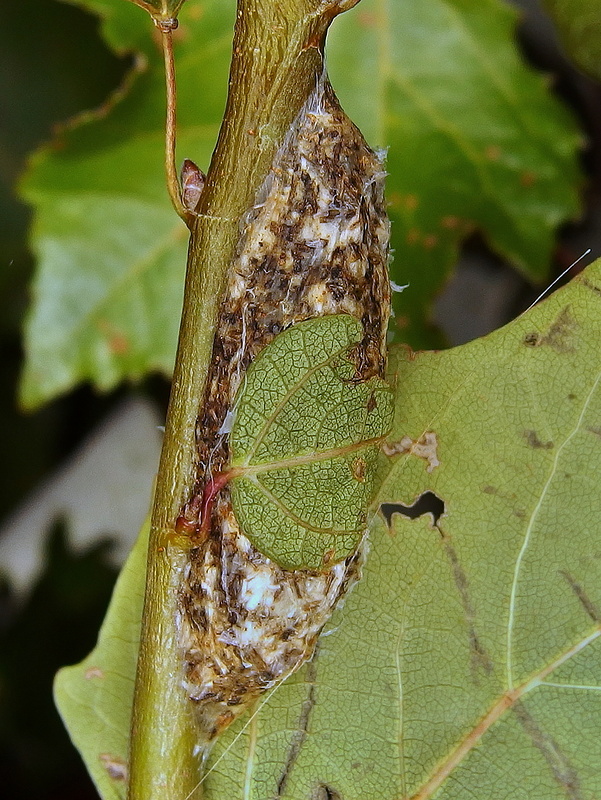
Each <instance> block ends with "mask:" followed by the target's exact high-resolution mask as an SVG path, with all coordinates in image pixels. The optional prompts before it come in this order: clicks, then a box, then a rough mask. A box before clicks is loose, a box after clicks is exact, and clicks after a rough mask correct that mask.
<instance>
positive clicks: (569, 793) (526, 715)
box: [512, 701, 584, 800]
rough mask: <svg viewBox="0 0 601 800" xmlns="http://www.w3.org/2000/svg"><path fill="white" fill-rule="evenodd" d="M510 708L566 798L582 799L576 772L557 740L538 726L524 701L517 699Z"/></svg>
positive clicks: (569, 799)
mask: <svg viewBox="0 0 601 800" xmlns="http://www.w3.org/2000/svg"><path fill="white" fill-rule="evenodd" d="M512 710H513V713H514V714H515V716H516V717H517V719H518V721H519V723H520V725H521V726H522V728H523V729H524V731H525V732H526V733H527V734H528V736H529V737H530V739H531V740H532V744H533V745H534V746H535V747H536V748H537V750H538V751H539V752H540V753H541V754H542V756H543V758H544V759H545V761H546V762H547V766H548V768H549V770H550V771H551V774H552V775H553V778H554V779H555V780H556V781H557V783H558V784H559V785H560V786H561V788H562V789H563V791H564V793H565V796H566V798H568V800H584V795H583V794H582V791H581V788H580V780H579V777H578V773H577V772H576V769H575V767H574V765H573V764H572V763H571V761H570V759H569V758H568V756H567V755H566V754H565V753H564V752H563V751H562V749H561V747H560V746H559V744H558V742H556V741H555V739H553V737H552V736H550V735H549V734H548V733H546V732H545V731H544V730H543V729H542V728H541V727H540V726H539V724H538V722H537V721H536V720H535V719H534V717H533V716H532V714H531V713H530V711H529V710H528V709H527V708H526V706H525V705H524V703H522V702H521V701H518V702H517V703H516V704H515V705H514V706H513V709H512Z"/></svg>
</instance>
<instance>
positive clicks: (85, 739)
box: [54, 520, 150, 800]
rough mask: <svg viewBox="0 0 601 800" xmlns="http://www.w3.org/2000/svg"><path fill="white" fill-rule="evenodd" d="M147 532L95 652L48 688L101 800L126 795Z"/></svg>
mask: <svg viewBox="0 0 601 800" xmlns="http://www.w3.org/2000/svg"><path fill="white" fill-rule="evenodd" d="M149 530H150V525H149V521H148V520H147V521H146V523H145V524H144V526H143V528H142V530H141V532H140V535H139V537H138V540H137V542H136V545H135V547H134V549H133V550H132V552H131V554H130V556H129V558H128V559H127V562H126V564H125V566H124V567H123V570H122V571H121V574H120V575H119V578H118V580H117V583H116V585H115V590H114V593H113V599H112V600H111V605H110V608H109V610H108V613H107V616H106V618H105V620H104V623H103V625H102V628H101V629H100V634H99V636H98V643H97V645H96V647H95V648H94V650H93V651H92V652H91V653H90V655H89V656H88V657H87V658H86V659H84V661H82V662H81V663H80V664H76V665H75V666H73V667H65V668H64V669H62V670H61V671H60V672H59V673H58V675H57V676H56V680H55V682H54V699H55V702H56V704H57V706H58V709H59V711H60V713H61V716H62V717H63V719H64V721H65V724H66V725H67V727H68V729H69V733H70V734H71V738H72V740H73V743H74V744H75V746H76V747H77V748H78V749H79V750H80V752H81V754H82V755H83V757H84V760H85V762H86V766H87V768H88V771H89V773H90V775H91V776H92V778H93V780H94V783H95V784H96V788H97V789H98V792H99V793H100V796H101V797H103V798H104V800H124V799H125V796H126V792H127V777H128V773H127V759H128V753H129V726H130V721H131V709H132V701H133V692H134V680H135V675H136V663H137V659H138V642H139V640H140V621H141V617H142V604H143V601H144V586H145V580H146V554H147V550H148V533H149Z"/></svg>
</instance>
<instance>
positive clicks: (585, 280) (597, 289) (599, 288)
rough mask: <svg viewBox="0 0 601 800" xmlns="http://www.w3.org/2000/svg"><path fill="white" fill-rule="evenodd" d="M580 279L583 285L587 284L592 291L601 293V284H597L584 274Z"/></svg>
mask: <svg viewBox="0 0 601 800" xmlns="http://www.w3.org/2000/svg"><path fill="white" fill-rule="evenodd" d="M578 280H579V281H580V283H582V285H583V286H586V288H587V289H590V290H591V292H594V293H595V294H599V295H601V286H597V285H596V284H594V283H593V282H592V281H590V280H589V279H588V278H586V277H584V276H582V277H581V278H579V279H578Z"/></svg>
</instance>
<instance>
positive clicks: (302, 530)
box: [230, 314, 393, 569]
mask: <svg viewBox="0 0 601 800" xmlns="http://www.w3.org/2000/svg"><path fill="white" fill-rule="evenodd" d="M362 334H363V327H362V325H361V323H360V322H359V320H357V319H354V318H353V317H349V316H346V315H343V314H339V315H335V316H327V317H318V318H316V319H312V320H307V321H305V322H301V323H299V324H298V325H293V326H292V327H291V328H289V329H288V330H287V331H284V332H283V333H281V334H280V335H279V336H277V337H276V338H275V340H274V341H273V343H272V344H270V345H269V346H268V347H266V348H265V349H264V350H262V351H261V353H260V354H259V355H258V356H257V358H256V359H255V360H254V361H253V363H252V364H251V366H250V367H249V369H248V372H247V374H246V377H245V380H244V383H243V385H242V386H241V389H240V391H239V393H238V396H237V398H236V409H237V411H236V418H235V422H234V425H233V428H232V433H231V439H230V447H231V451H232V461H231V464H232V467H233V469H234V472H236V473H238V474H239V473H242V474H241V475H239V477H236V478H234V479H233V480H232V503H233V508H234V512H235V514H236V517H237V519H238V521H239V522H240V525H241V526H242V529H243V531H244V533H245V534H246V535H247V536H248V537H249V539H250V540H251V541H252V542H253V544H254V545H255V547H257V549H258V550H259V551H260V552H262V553H264V554H265V555H267V556H269V557H270V558H272V559H273V560H274V561H276V563H278V564H279V565H280V566H282V567H284V568H286V569H320V568H321V567H323V565H324V563H325V562H328V563H334V562H336V561H340V560H342V559H343V558H346V557H347V556H348V555H350V554H351V553H353V552H354V551H355V550H356V549H357V546H358V545H359V542H360V540H361V537H362V536H363V533H364V531H365V529H366V527H367V509H368V507H369V505H370V504H371V501H372V500H373V497H374V494H375V492H376V490H377V484H376V480H377V468H378V454H379V450H380V444H381V442H382V440H383V438H384V437H385V436H386V434H387V433H388V431H389V430H390V425H391V422H392V412H393V396H392V391H391V389H390V387H389V386H388V385H387V384H386V383H385V382H384V381H383V380H381V379H380V378H375V377H374V378H371V379H370V380H368V381H365V382H362V383H355V382H354V381H353V377H354V374H355V370H356V366H355V363H354V359H353V345H355V344H356V343H357V342H358V341H359V340H360V339H361V337H362ZM333 487H335V489H334V491H333Z"/></svg>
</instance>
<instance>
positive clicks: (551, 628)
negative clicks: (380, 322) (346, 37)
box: [204, 262, 601, 800]
mask: <svg viewBox="0 0 601 800" xmlns="http://www.w3.org/2000/svg"><path fill="white" fill-rule="evenodd" d="M600 318H601V262H597V263H596V264H595V265H594V266H593V267H591V268H589V269H588V270H587V271H586V272H584V273H583V274H582V275H581V276H580V277H579V278H578V279H576V280H575V281H573V282H572V283H571V284H570V285H569V286H568V287H567V288H565V289H563V290H561V291H559V292H558V293H557V294H555V295H554V296H553V297H552V298H551V299H549V300H547V301H546V302H544V303H541V304H540V305H539V306H538V307H536V308H535V309H534V310H533V311H531V312H529V313H528V314H527V315H524V316H522V317H521V318H519V319H518V320H516V321H515V322H513V323H512V324H511V325H508V326H507V327H506V328H503V329H501V330H499V331H497V332H495V333H494V334H492V335H490V336H488V337H486V338H484V339H481V340H477V341H474V342H472V343H470V344H468V345H465V346H463V347H458V348H456V349H454V350H449V351H446V352H442V353H421V354H417V355H412V354H408V353H407V352H406V351H404V350H402V349H395V350H394V352H393V357H392V360H391V373H392V375H393V376H394V377H395V379H396V381H397V385H398V399H397V412H396V418H395V424H394V429H393V432H392V434H391V435H390V437H389V444H390V449H389V452H390V451H391V450H394V449H395V448H394V447H393V445H394V444H396V443H398V446H397V448H396V449H397V450H399V451H403V450H404V451H406V452H403V453H400V454H399V455H396V456H393V457H392V459H391V470H390V473H389V475H388V478H387V480H386V481H385V483H384V485H383V487H382V490H381V492H380V495H379V503H380V504H381V506H380V507H381V512H382V513H381V514H380V515H379V522H378V524H377V525H375V526H374V528H373V531H372V535H371V549H370V553H369V556H368V559H367V564H366V566H365V568H364V576H363V579H362V580H361V581H360V582H359V584H358V585H357V586H356V588H355V589H354V590H353V591H352V592H351V594H350V595H349V597H348V598H347V600H346V602H345V605H344V607H343V608H342V609H340V610H339V611H337V612H336V613H335V615H334V617H333V618H332V620H331V623H330V625H329V626H328V631H327V632H326V634H325V635H323V636H322V638H321V640H320V648H319V652H318V654H317V655H316V657H315V658H314V659H313V661H312V662H311V663H310V664H309V665H307V666H306V667H305V669H304V670H302V671H299V673H297V674H296V675H295V676H293V677H292V678H291V679H290V680H289V681H287V682H286V683H285V684H283V685H282V686H281V687H280V688H278V689H276V690H275V691H274V693H273V694H272V695H271V696H270V697H269V698H268V700H267V702H265V703H264V704H263V705H262V706H261V707H260V708H259V710H258V711H257V713H256V714H255V716H254V717H253V718H252V720H251V721H249V720H244V721H241V723H240V724H238V725H237V726H236V728H234V729H233V730H231V731H228V732H227V733H226V734H225V736H224V738H223V739H221V740H220V741H219V742H218V744H217V748H216V750H215V752H214V753H213V756H212V760H211V763H210V764H209V770H211V766H212V767H213V770H212V771H209V772H208V774H207V777H206V781H205V784H204V789H205V796H206V797H207V798H208V799H209V798H217V797H239V796H244V797H245V798H249V800H250V799H251V798H253V799H254V800H264V798H266V797H278V798H286V800H292V799H294V800H306V799H307V798H320V800H321V799H322V798H327V797H340V798H343V799H344V800H372V798H373V800H375V798H377V799H378V800H404V799H408V798H412V799H413V800H426V798H430V797H436V800H459V799H460V798H465V797H467V796H469V797H477V798H479V800H488V799H489V800H499V798H515V797H528V798H529V799H533V800H554V798H557V800H559V799H560V798H561V799H562V800H564V799H565V798H566V797H570V798H572V797H573V798H576V797H578V798H585V797H597V796H599V795H600V794H601V758H600V755H599V747H598V742H599V740H600V737H601V691H600V689H601V685H600V684H599V674H600V669H601V660H600V659H601V559H600V558H599V518H600V515H601V484H600V482H599V480H598V474H599V470H600V469H601V351H600V349H599V333H598V332H599V319H600ZM426 433H429V434H430V436H429V437H428V439H427V440H426V437H425V434H426ZM405 437H410V439H409V445H410V444H411V440H413V442H414V443H415V442H417V443H418V444H413V446H412V447H411V448H410V449H408V443H407V441H406V440H405ZM420 439H421V440H422V442H421V443H425V442H426V441H429V443H430V451H432V444H433V443H437V450H436V456H437V459H435V458H434V457H432V454H431V458H430V459H429V460H427V459H424V458H421V457H419V455H420V453H421V452H422V451H421V450H420V447H419V444H420ZM400 443H402V445H401V444H400ZM437 460H438V461H439V462H440V463H439V465H438V466H436V461H437ZM426 492H430V493H432V494H431V495H426V496H425V497H423V499H422V501H421V503H422V514H421V515H419V516H418V515H417V512H418V511H419V508H417V507H415V506H414V508H413V510H412V509H411V508H410V507H411V506H412V505H413V504H414V503H416V502H417V501H418V500H419V498H420V497H422V496H423V495H424V493H426ZM434 495H435V497H437V498H439V500H440V501H441V502H442V503H444V509H445V511H444V514H443V515H442V516H440V518H439V519H438V521H437V523H436V524H434V521H435V518H436V517H437V516H438V515H439V514H440V510H441V509H440V508H437V505H436V503H435V502H433V500H435V497H434ZM384 504H388V505H384ZM424 506H425V508H424ZM427 508H430V509H431V511H432V513H427V511H426V509H427ZM393 512H394V513H393ZM412 513H413V516H415V517H416V518H414V519H412V518H411V515H412ZM385 516H387V517H388V518H389V519H390V520H391V523H390V526H388V525H387V524H386V521H385V518H384V517H385ZM324 787H328V789H327V790H326V789H325V788H324ZM243 792H244V794H243Z"/></svg>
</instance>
